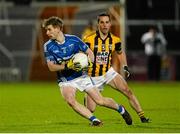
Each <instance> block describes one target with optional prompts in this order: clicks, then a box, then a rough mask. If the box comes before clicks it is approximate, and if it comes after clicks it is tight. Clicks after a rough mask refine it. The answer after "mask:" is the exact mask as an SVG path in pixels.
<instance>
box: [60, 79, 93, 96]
mask: <svg viewBox="0 0 180 134" xmlns="http://www.w3.org/2000/svg"><path fill="white" fill-rule="evenodd" d="M58 85H59V87H60V88H61V89H62V87H64V86H69V87H73V88H75V89H78V90H79V91H81V92H83V91H88V90H90V89H93V88H95V85H94V84H93V82H92V79H91V78H90V77H89V76H81V77H78V78H76V79H74V80H70V81H67V82H60V83H59V84H58Z"/></svg>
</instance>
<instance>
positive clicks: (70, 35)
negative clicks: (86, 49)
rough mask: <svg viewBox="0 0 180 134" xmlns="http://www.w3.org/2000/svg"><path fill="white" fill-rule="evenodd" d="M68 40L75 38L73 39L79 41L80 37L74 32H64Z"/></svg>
mask: <svg viewBox="0 0 180 134" xmlns="http://www.w3.org/2000/svg"><path fill="white" fill-rule="evenodd" d="M64 36H65V38H66V40H73V41H79V40H80V38H79V37H78V36H76V35H73V34H64Z"/></svg>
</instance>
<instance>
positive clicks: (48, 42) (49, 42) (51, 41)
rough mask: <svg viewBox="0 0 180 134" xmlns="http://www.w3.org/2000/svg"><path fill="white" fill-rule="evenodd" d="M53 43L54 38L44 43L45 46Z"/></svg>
mask: <svg viewBox="0 0 180 134" xmlns="http://www.w3.org/2000/svg"><path fill="white" fill-rule="evenodd" d="M52 43H53V40H51V39H50V40H48V41H46V42H45V43H44V47H48V46H50V45H51V44H52Z"/></svg>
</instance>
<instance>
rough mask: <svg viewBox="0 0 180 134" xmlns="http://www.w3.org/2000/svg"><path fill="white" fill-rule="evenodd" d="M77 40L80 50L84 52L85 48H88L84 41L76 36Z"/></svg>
mask: <svg viewBox="0 0 180 134" xmlns="http://www.w3.org/2000/svg"><path fill="white" fill-rule="evenodd" d="M77 40H78V46H79V49H80V51H83V52H86V50H87V49H88V48H89V47H88V45H87V44H86V43H84V42H83V41H82V40H81V39H80V38H78V37H77Z"/></svg>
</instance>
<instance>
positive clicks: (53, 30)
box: [46, 25, 60, 39]
mask: <svg viewBox="0 0 180 134" xmlns="http://www.w3.org/2000/svg"><path fill="white" fill-rule="evenodd" d="M59 32H60V28H59V27H53V26H52V25H48V26H47V27H46V34H47V36H48V37H49V38H50V39H57V38H58V36H59Z"/></svg>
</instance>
